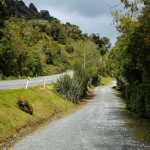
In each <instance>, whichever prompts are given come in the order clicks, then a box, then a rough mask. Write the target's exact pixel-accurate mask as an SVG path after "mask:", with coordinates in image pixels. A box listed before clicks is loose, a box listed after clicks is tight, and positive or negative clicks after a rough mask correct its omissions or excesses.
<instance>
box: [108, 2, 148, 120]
mask: <svg viewBox="0 0 150 150" xmlns="http://www.w3.org/2000/svg"><path fill="white" fill-rule="evenodd" d="M123 2H124V3H125V6H126V7H128V8H131V9H132V12H131V13H128V14H120V13H118V12H114V18H115V21H116V28H117V30H118V31H119V32H120V34H121V35H120V36H119V37H118V40H117V43H116V44H115V47H114V48H113V49H112V51H110V54H109V58H108V62H107V69H108V70H109V73H110V75H113V76H114V77H115V78H116V79H117V82H118V86H119V87H120V90H121V91H122V92H123V95H124V96H125V99H126V100H127V108H128V109H129V110H131V111H133V112H136V113H138V114H139V115H140V116H142V117H148V118H149V117H150V1H149V0H146V1H144V4H143V7H142V8H141V10H138V6H137V5H136V4H137V3H135V5H134V4H133V3H132V4H130V3H129V2H128V1H123Z"/></svg>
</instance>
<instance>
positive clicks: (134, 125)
mask: <svg viewBox="0 0 150 150" xmlns="http://www.w3.org/2000/svg"><path fill="white" fill-rule="evenodd" d="M113 92H114V93H115V94H117V96H118V97H120V99H122V101H120V100H119V102H120V104H121V105H122V106H123V109H122V115H123V117H124V118H125V121H126V126H127V127H128V128H129V129H130V130H131V131H132V132H133V134H134V135H135V137H136V138H137V140H139V141H141V142H142V143H144V144H150V120H148V119H145V118H141V117H139V116H138V115H137V114H135V113H133V112H130V111H129V110H127V109H126V101H125V100H124V99H123V97H122V94H121V92H119V91H117V90H115V89H113Z"/></svg>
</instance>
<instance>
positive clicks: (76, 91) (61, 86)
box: [55, 74, 83, 103]
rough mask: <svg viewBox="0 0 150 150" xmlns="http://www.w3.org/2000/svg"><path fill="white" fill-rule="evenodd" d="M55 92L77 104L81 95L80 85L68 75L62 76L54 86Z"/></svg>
mask: <svg viewBox="0 0 150 150" xmlns="http://www.w3.org/2000/svg"><path fill="white" fill-rule="evenodd" d="M55 86H56V90H57V91H58V92H59V93H60V94H61V95H62V96H63V97H64V98H67V99H68V100H70V101H71V102H73V103H77V102H78V100H79V99H80V98H81V96H82V93H83V88H82V84H81V83H80V82H79V81H78V80H77V79H75V78H71V77H70V76H69V75H67V74H66V75H64V76H62V77H61V78H60V79H59V80H58V81H57V82H56V84H55Z"/></svg>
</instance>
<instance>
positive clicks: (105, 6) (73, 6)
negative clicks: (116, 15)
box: [24, 0, 123, 45]
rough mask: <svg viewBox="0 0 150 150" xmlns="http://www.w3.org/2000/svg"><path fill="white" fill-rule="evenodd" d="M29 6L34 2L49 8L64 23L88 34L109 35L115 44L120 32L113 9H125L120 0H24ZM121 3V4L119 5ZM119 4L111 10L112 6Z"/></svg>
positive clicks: (45, 8) (36, 4) (38, 7)
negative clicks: (114, 22)
mask: <svg viewBox="0 0 150 150" xmlns="http://www.w3.org/2000/svg"><path fill="white" fill-rule="evenodd" d="M24 2H25V4H26V5H27V6H28V5H29V4H30V3H33V4H34V5H35V6H36V7H37V9H38V10H39V11H40V10H48V11H49V13H50V15H51V16H53V17H55V18H57V19H59V20H60V21H61V22H62V23H66V22H70V23H71V24H75V25H77V26H79V27H80V29H81V30H82V31H83V33H88V35H90V34H92V33H95V34H97V33H98V34H99V35H100V37H108V38H109V39H110V41H111V43H112V45H114V43H115V42H116V37H117V36H118V32H117V31H116V29H115V27H114V26H113V25H112V24H113V17H112V15H111V10H115V9H123V5H122V4H120V0H24ZM118 4H119V5H118ZM115 5H118V6H116V7H114V8H112V9H111V10H110V7H113V6H115Z"/></svg>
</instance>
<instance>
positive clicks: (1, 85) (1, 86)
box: [0, 71, 73, 90]
mask: <svg viewBox="0 0 150 150" xmlns="http://www.w3.org/2000/svg"><path fill="white" fill-rule="evenodd" d="M63 74H65V73H62V74H57V75H52V76H45V77H37V78H31V79H30V80H29V84H28V86H29V87H30V86H36V85H42V84H43V85H44V80H45V78H46V84H48V83H52V82H55V81H56V80H57V79H58V78H59V77H60V76H62V75H63ZM67 74H69V75H71V76H72V75H73V72H72V71H69V72H67ZM26 84H27V79H25V80H11V81H0V90H5V89H18V88H25V87H26Z"/></svg>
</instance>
